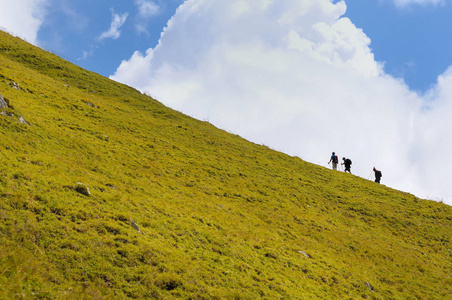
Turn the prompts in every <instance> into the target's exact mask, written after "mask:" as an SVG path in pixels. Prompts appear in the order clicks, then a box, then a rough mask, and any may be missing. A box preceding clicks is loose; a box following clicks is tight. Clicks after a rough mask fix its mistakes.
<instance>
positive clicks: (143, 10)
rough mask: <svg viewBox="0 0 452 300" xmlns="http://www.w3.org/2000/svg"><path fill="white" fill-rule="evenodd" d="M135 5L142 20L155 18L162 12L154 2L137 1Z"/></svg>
mask: <svg viewBox="0 0 452 300" xmlns="http://www.w3.org/2000/svg"><path fill="white" fill-rule="evenodd" d="M135 5H136V6H137V7H138V14H139V16H140V17H142V18H149V17H153V16H155V15H157V14H158V13H159V12H160V7H159V6H158V5H157V4H155V3H154V2H153V1H146V0H135Z"/></svg>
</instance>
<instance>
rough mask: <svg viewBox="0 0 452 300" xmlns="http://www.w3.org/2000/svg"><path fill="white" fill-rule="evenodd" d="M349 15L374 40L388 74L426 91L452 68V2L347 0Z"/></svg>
mask: <svg viewBox="0 0 452 300" xmlns="http://www.w3.org/2000/svg"><path fill="white" fill-rule="evenodd" d="M346 3H347V13H346V14H345V16H347V17H349V18H350V19H351V20H352V22H353V23H354V24H355V25H356V26H357V27H360V28H363V30H364V32H365V33H366V35H367V36H369V37H370V38H371V40H372V44H371V48H372V50H373V52H374V54H375V59H376V60H378V61H383V62H385V71H386V72H387V73H389V74H392V75H394V76H396V77H402V78H403V79H404V80H405V81H406V83H407V84H408V85H409V86H410V87H411V88H412V89H415V90H419V91H425V90H427V89H428V88H429V87H430V86H431V85H432V84H434V83H435V82H436V80H437V77H438V75H439V74H441V73H443V72H444V71H445V70H446V69H447V67H448V66H450V65H452V55H451V53H452V40H451V38H450V37H451V36H452V26H451V25H452V24H451V23H452V19H451V16H452V3H451V2H450V1H446V2H444V3H443V4H437V5H431V4H430V5H428V4H423V5H422V4H413V5H408V6H404V7H397V6H396V5H395V4H394V3H393V2H392V1H387V0H386V1H377V0H375V1H371V0H365V1H363V0H348V1H346Z"/></svg>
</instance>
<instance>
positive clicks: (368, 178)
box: [367, 170, 374, 180]
mask: <svg viewBox="0 0 452 300" xmlns="http://www.w3.org/2000/svg"><path fill="white" fill-rule="evenodd" d="M373 171H374V170H372V171H370V174H369V177H367V180H370V177H371V176H372V172H373Z"/></svg>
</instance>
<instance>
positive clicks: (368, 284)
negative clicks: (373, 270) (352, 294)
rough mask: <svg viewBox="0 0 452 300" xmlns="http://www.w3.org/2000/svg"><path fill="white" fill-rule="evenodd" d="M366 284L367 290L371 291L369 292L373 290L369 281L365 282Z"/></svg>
mask: <svg viewBox="0 0 452 300" xmlns="http://www.w3.org/2000/svg"><path fill="white" fill-rule="evenodd" d="M366 286H367V288H368V289H369V291H371V292H373V291H374V288H373V287H372V285H371V284H370V283H368V282H366Z"/></svg>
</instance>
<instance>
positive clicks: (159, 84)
mask: <svg viewBox="0 0 452 300" xmlns="http://www.w3.org/2000/svg"><path fill="white" fill-rule="evenodd" d="M345 11H346V5H345V3H344V2H343V1H341V2H337V3H332V2H331V1H329V0H303V1H300V0H246V1H245V0H217V1H210V0H187V1H186V2H185V3H184V4H183V5H181V6H180V7H179V9H178V10H177V13H176V15H175V16H174V17H173V18H172V19H171V20H170V21H169V23H168V26H167V28H166V29H165V30H164V33H163V34H162V37H161V40H160V42H159V44H158V45H157V46H156V47H155V48H154V49H148V50H147V51H146V52H145V53H140V52H135V53H134V54H133V56H132V57H130V59H128V60H125V61H123V62H122V63H121V65H120V66H119V67H118V69H117V71H116V73H115V74H114V75H113V76H112V79H114V80H117V81H121V82H124V83H127V84H129V85H132V86H134V87H137V88H138V89H140V90H142V91H149V92H150V93H151V94H152V95H154V96H155V97H156V98H157V99H159V100H160V101H162V102H163V103H165V104H166V105H168V106H170V107H173V108H175V109H177V110H180V111H182V112H184V113H187V114H189V115H192V116H194V117H196V118H198V119H202V120H208V121H210V122H211V123H213V124H215V125H217V126H219V127H220V128H223V129H226V130H228V131H230V132H234V133H237V134H240V135H241V136H243V137H245V138H247V139H249V140H252V141H254V142H257V143H262V144H265V145H267V146H270V147H271V148H274V149H276V150H280V151H283V152H286V153H288V154H291V155H297V156H300V157H301V158H303V159H304V160H307V161H310V162H313V163H316V164H319V165H323V166H327V162H328V160H329V156H330V155H331V152H332V151H335V152H336V153H338V154H339V156H341V157H342V156H345V157H349V158H351V159H352V161H353V165H352V172H353V173H354V174H356V175H359V176H361V177H364V178H369V176H371V175H372V168H373V167H374V166H376V167H377V168H379V169H381V170H382V171H383V179H382V183H384V184H386V185H389V186H391V187H394V188H397V189H402V190H404V191H409V192H412V193H416V194H417V195H419V196H422V197H429V198H433V197H443V198H444V199H446V201H449V203H450V204H452V202H450V201H451V200H452V193H451V192H450V191H449V190H448V185H447V182H446V180H448V177H447V176H446V175H447V172H448V171H449V170H448V167H447V166H449V165H452V156H448V155H447V153H448V151H447V149H448V147H449V145H450V144H451V143H450V142H449V141H448V140H447V139H446V138H444V137H446V136H447V128H450V127H451V126H450V125H451V124H450V123H451V122H450V120H449V118H448V116H449V115H450V113H451V112H452V101H451V100H452V88H451V86H452V69H451V70H449V71H448V72H446V73H444V74H443V75H441V76H440V77H439V79H438V84H437V86H436V87H435V88H434V89H432V90H431V91H430V92H429V93H427V95H424V96H420V95H418V94H417V93H415V92H413V91H410V90H409V88H408V87H407V86H406V85H405V84H404V82H403V81H402V80H401V79H397V78H393V77H391V76H389V75H387V74H386V73H385V72H384V69H383V66H382V64H380V63H379V62H377V61H375V59H374V55H373V53H372V51H371V49H370V42H371V41H370V39H369V38H368V37H367V36H366V35H365V33H364V32H363V31H362V30H361V29H359V28H357V27H356V26H355V25H354V24H353V23H352V21H351V20H349V19H348V18H345V17H343V15H344V13H345ZM441 154H442V155H441ZM447 199H449V200H447Z"/></svg>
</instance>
